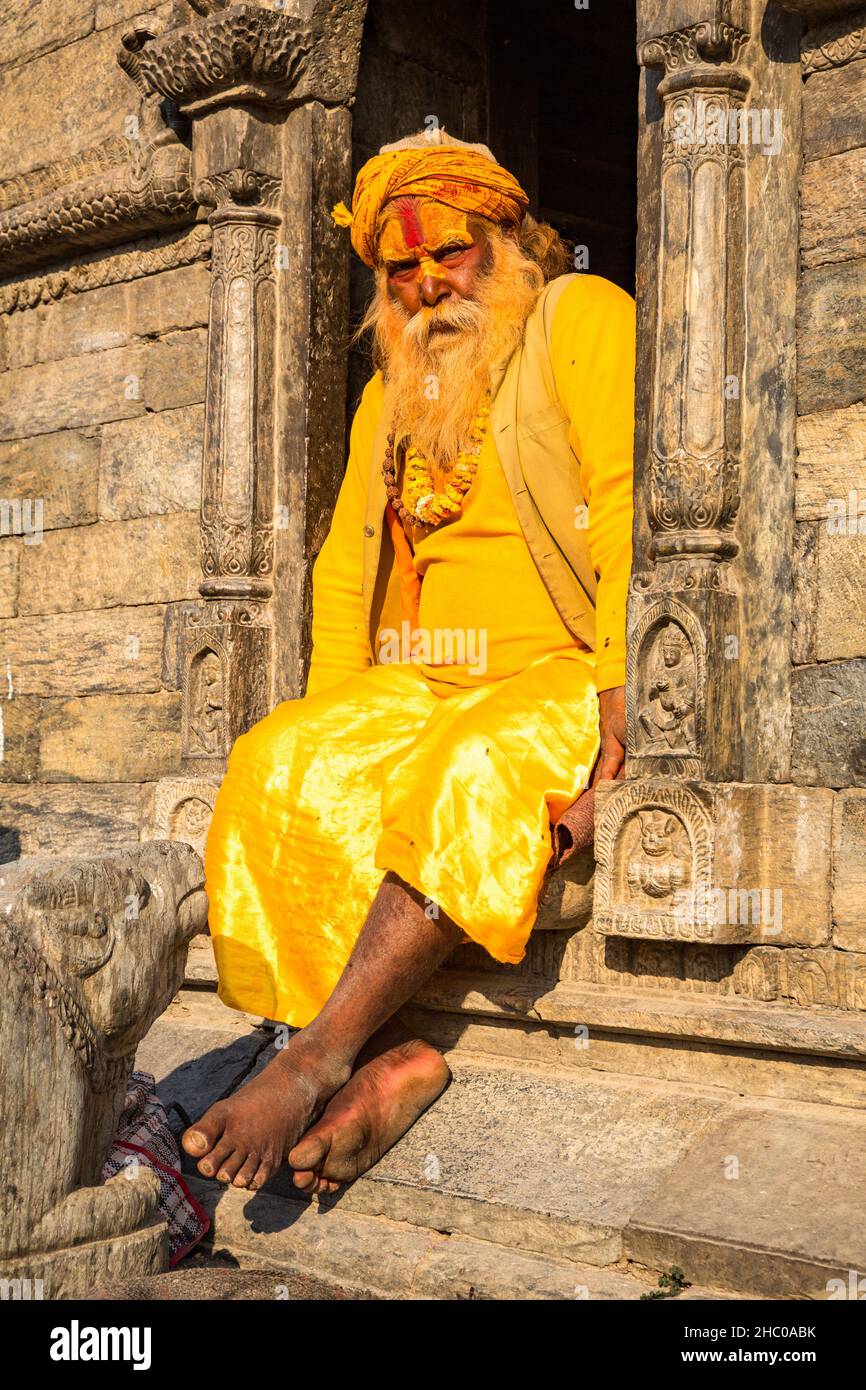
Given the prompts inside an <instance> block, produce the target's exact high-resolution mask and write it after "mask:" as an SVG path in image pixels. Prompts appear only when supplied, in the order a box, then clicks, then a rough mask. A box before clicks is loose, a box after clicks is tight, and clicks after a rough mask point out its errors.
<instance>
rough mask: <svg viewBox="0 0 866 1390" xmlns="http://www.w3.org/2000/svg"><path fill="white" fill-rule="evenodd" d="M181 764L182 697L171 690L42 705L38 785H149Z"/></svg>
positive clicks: (94, 697) (92, 697)
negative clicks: (39, 780) (91, 783)
mask: <svg viewBox="0 0 866 1390" xmlns="http://www.w3.org/2000/svg"><path fill="white" fill-rule="evenodd" d="M179 766H180V696H179V695H177V694H176V693H175V692H173V691H165V692H162V693H160V694H156V695H131V694H125V695H89V696H87V697H86V698H84V699H74V700H64V701H62V702H60V701H53V700H52V701H50V702H47V703H46V706H45V709H44V712H43V715H42V719H41V727H40V757H39V775H40V778H41V780H42V781H45V782H147V781H155V780H156V779H157V778H158V777H162V776H164V775H165V774H167V773H169V772H175V771H177V769H178V768H179Z"/></svg>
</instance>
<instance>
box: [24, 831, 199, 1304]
mask: <svg viewBox="0 0 866 1390" xmlns="http://www.w3.org/2000/svg"><path fill="white" fill-rule="evenodd" d="M2 877H3V879H4V883H3V886H2V889H0V911H2V914H3V922H4V930H3V933H2V936H0V951H2V953H3V956H4V961H5V965H4V978H5V981H6V984H5V987H4V991H3V1000H2V1008H0V1033H2V1055H3V1057H4V1059H5V1063H4V1067H3V1073H2V1083H0V1084H2V1108H3V1113H4V1116H5V1117H6V1124H5V1125H4V1127H3V1137H2V1144H3V1155H2V1157H3V1168H4V1171H6V1172H7V1173H14V1174H15V1182H14V1184H12V1183H7V1184H6V1185H5V1187H4V1190H3V1193H2V1196H0V1203H2V1221H0V1254H2V1256H3V1259H4V1264H5V1262H6V1261H7V1260H8V1259H11V1260H16V1259H17V1260H19V1261H20V1260H21V1258H22V1257H24V1256H27V1257H30V1256H35V1257H37V1258H36V1259H35V1260H34V1262H33V1266H31V1270H30V1272H31V1273H35V1272H36V1271H35V1268H34V1266H36V1265H38V1266H39V1269H40V1272H42V1271H43V1268H44V1277H46V1279H47V1283H48V1287H47V1288H46V1290H45V1293H46V1296H47V1297H49V1298H58V1297H63V1296H66V1297H69V1296H71V1295H72V1294H74V1293H76V1292H78V1291H79V1290H83V1289H86V1288H87V1287H88V1283H87V1281H88V1280H90V1279H91V1278H92V1277H93V1275H94V1274H95V1273H96V1274H98V1275H99V1277H100V1280H101V1281H102V1282H105V1281H107V1280H110V1279H111V1277H112V1275H113V1274H114V1272H115V1270H114V1269H113V1268H112V1263H113V1262H112V1261H111V1260H110V1259H108V1260H107V1261H106V1260H101V1261H99V1262H97V1268H94V1260H93V1244H94V1242H98V1241H109V1242H113V1241H116V1240H118V1239H119V1240H120V1244H121V1247H122V1248H123V1249H124V1250H126V1247H127V1245H128V1242H126V1241H125V1240H124V1239H123V1238H124V1237H127V1236H131V1235H133V1233H136V1232H141V1231H142V1230H145V1229H147V1228H149V1227H151V1226H152V1224H153V1220H154V1216H155V1211H156V1202H157V1199H158V1196H159V1181H158V1178H157V1177H156V1175H155V1174H154V1173H152V1172H149V1171H146V1170H145V1171H142V1172H141V1173H140V1174H139V1175H138V1178H137V1180H135V1181H131V1180H130V1179H129V1177H128V1175H127V1174H123V1175H118V1177H117V1178H115V1179H113V1180H111V1181H109V1182H107V1183H105V1184H104V1185H103V1186H98V1185H97V1184H98V1183H99V1180H100V1176H101V1170H102V1165H103V1163H104V1161H105V1158H106V1156H107V1154H108V1150H109V1147H110V1145H111V1141H112V1139H113V1137H114V1134H115V1132H116V1126H117V1121H118V1119H119V1116H120V1112H121V1110H122V1107H123V1102H124V1098H125V1095H126V1087H127V1081H128V1078H129V1074H130V1072H131V1070H132V1061H133V1056H134V1053H135V1048H136V1045H137V1043H138V1042H139V1040H140V1039H141V1037H142V1036H143V1035H144V1034H145V1033H146V1032H147V1029H148V1028H149V1027H150V1025H151V1023H152V1022H153V1021H154V1019H155V1018H157V1017H158V1015H159V1014H160V1013H161V1012H162V1010H163V1009H164V1008H165V1007H166V1004H167V1003H168V1002H169V1000H170V999H171V998H172V996H173V995H174V993H175V991H176V990H177V988H178V986H179V984H180V981H181V979H182V978H183V970H184V962H185V957H186V943H187V942H188V940H189V939H190V937H191V936H193V935H194V934H195V932H197V931H200V930H201V929H202V927H203V925H204V922H205V918H206V913H207V899H206V897H205V894H204V872H203V869H202V864H201V860H200V859H199V858H198V856H197V855H196V854H195V853H194V852H193V851H192V850H191V849H189V847H188V846H180V845H169V844H166V843H156V844H149V845H134V846H131V847H129V848H127V849H126V850H122V851H119V852H118V853H116V854H114V855H103V856H102V857H101V858H99V859H97V860H90V861H88V860H81V859H77V860H76V859H73V860H68V859H66V860H64V859H60V860H58V859H47V858H36V859H23V860H20V861H19V862H18V863H17V864H15V865H13V866H10V867H9V868H7V869H6V870H5V871H4V873H3V876H2ZM79 1247H83V1248H81V1249H80V1252H79V1249H78V1248H79ZM160 1249H161V1250H164V1247H160ZM79 1253H80V1255H81V1258H80V1259H78V1258H76V1256H77V1255H78V1254H79ZM127 1253H128V1252H127ZM140 1253H141V1254H142V1261H141V1262H140V1263H139V1264H138V1269H139V1270H140V1272H142V1273H151V1272H153V1270H154V1247H153V1244H152V1242H151V1241H150V1240H148V1239H145V1241H144V1249H143V1250H142V1251H140ZM43 1259H44V1266H43ZM117 1272H119V1273H122V1274H124V1275H125V1276H127V1277H128V1276H129V1275H131V1274H133V1273H135V1272H136V1262H135V1261H134V1260H133V1261H132V1262H129V1261H128V1260H127V1259H126V1258H125V1257H124V1258H122V1259H120V1260H119V1261H118V1267H117Z"/></svg>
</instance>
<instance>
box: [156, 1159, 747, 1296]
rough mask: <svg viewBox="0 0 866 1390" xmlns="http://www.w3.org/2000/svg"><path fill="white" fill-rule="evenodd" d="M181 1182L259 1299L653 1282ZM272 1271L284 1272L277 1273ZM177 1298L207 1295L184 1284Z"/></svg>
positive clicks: (689, 1292)
mask: <svg viewBox="0 0 866 1390" xmlns="http://www.w3.org/2000/svg"><path fill="white" fill-rule="evenodd" d="M188 1181H189V1183H190V1186H191V1188H192V1189H193V1191H194V1192H195V1195H196V1197H197V1198H198V1200H199V1201H200V1202H201V1203H202V1205H203V1206H204V1207H205V1209H206V1210H207V1212H208V1214H209V1216H210V1218H211V1223H212V1227H211V1233H210V1236H209V1240H210V1242H211V1245H212V1248H213V1250H214V1252H221V1251H227V1252H230V1253H231V1256H232V1257H233V1259H235V1260H237V1261H238V1263H239V1264H240V1266H241V1267H242V1268H244V1267H250V1266H252V1265H253V1262H255V1263H256V1264H259V1265H262V1264H266V1265H267V1268H268V1271H269V1272H268V1273H267V1275H265V1274H264V1273H261V1274H259V1275H257V1277H256V1284H255V1287H256V1296H257V1297H260V1298H262V1297H272V1298H273V1297H285V1296H286V1295H285V1293H283V1292H282V1290H281V1289H280V1285H281V1282H282V1279H285V1278H286V1277H288V1278H291V1279H292V1280H295V1281H301V1280H304V1279H310V1278H313V1279H315V1280H316V1281H319V1282H320V1283H321V1284H323V1285H326V1286H327V1285H333V1286H335V1287H336V1288H338V1289H339V1290H340V1292H341V1294H342V1296H343V1297H356V1298H370V1297H375V1298H395V1299H396V1298H399V1299H407V1298H409V1299H414V1298H417V1299H437V1300H464V1299H466V1300H468V1299H484V1300H487V1299H515V1298H517V1299H527V1300H545V1301H547V1300H557V1301H559V1300H563V1299H591V1300H632V1301H634V1300H639V1299H641V1298H647V1297H649V1296H650V1295H653V1296H655V1295H657V1294H658V1293H659V1292H660V1290H659V1284H658V1279H657V1278H655V1277H654V1276H653V1275H651V1274H649V1273H648V1272H647V1271H645V1270H641V1269H636V1270H634V1271H632V1270H630V1269H628V1268H627V1267H626V1265H625V1264H624V1263H623V1265H622V1267H613V1268H605V1269H600V1268H599V1267H598V1266H597V1265H587V1264H579V1263H575V1262H573V1261H571V1260H566V1259H557V1258H555V1257H553V1256H550V1255H546V1256H545V1255H538V1254H535V1253H533V1252H531V1251H523V1250H519V1249H515V1248H514V1247H513V1246H503V1245H496V1244H493V1243H492V1242H490V1241H486V1240H479V1239H476V1238H474V1237H471V1236H465V1235H461V1234H459V1233H455V1234H452V1233H450V1232H448V1231H439V1230H431V1229H430V1228H427V1227H422V1226H414V1225H410V1224H409V1223H407V1222H405V1221H392V1220H389V1219H388V1218H387V1217H382V1216H364V1215H360V1214H358V1213H357V1212H354V1211H345V1210H343V1206H342V1203H341V1202H340V1201H339V1200H337V1201H336V1202H335V1201H334V1200H333V1199H331V1202H330V1203H329V1204H327V1205H326V1204H325V1203H324V1202H321V1203H317V1202H316V1201H315V1200H313V1201H295V1200H292V1199H289V1198H286V1197H282V1196H277V1195H273V1194H271V1193H268V1192H264V1191H263V1192H259V1193H257V1194H256V1195H255V1196H254V1197H250V1196H249V1194H248V1193H243V1192H236V1191H234V1190H233V1189H231V1188H230V1189H228V1190H222V1189H219V1188H217V1187H216V1185H215V1184H214V1183H208V1182H204V1181H203V1180H202V1179H200V1178H190V1179H188ZM276 1271H284V1273H283V1275H282V1278H281V1276H280V1274H278V1273H276ZM302 1287H303V1286H302ZM277 1289H280V1292H279V1293H277V1292H275V1290H277ZM269 1290H270V1292H269ZM138 1296H139V1297H140V1296H141V1294H140V1293H139V1294H138ZM181 1296H182V1297H184V1298H190V1297H192V1298H195V1297H197V1296H208V1295H205V1294H202V1295H199V1294H197V1293H196V1291H195V1290H194V1288H193V1289H190V1288H189V1287H188V1286H187V1287H186V1288H185V1290H184V1292H183V1293H182V1295H181ZM210 1296H213V1295H210ZM303 1296H305V1297H309V1296H310V1295H309V1294H308V1293H307V1292H304V1294H303ZM677 1296H678V1297H679V1298H681V1299H689V1300H691V1299H708V1298H709V1299H728V1298H734V1297H739V1296H741V1295H736V1294H732V1293H730V1292H728V1291H725V1290H721V1289H710V1288H704V1287H699V1286H694V1285H692V1286H690V1287H688V1288H686V1289H685V1290H684V1291H683V1292H682V1293H681V1294H679V1295H677ZM746 1296H747V1295H746Z"/></svg>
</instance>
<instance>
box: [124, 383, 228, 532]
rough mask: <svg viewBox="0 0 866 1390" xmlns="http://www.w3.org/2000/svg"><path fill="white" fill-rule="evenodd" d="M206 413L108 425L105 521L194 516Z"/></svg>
mask: <svg viewBox="0 0 866 1390" xmlns="http://www.w3.org/2000/svg"><path fill="white" fill-rule="evenodd" d="M203 436H204V410H203V408H202V407H201V406H198V405H192V406H187V407H185V408H183V409H181V410H163V411H161V412H160V413H159V414H158V415H145V416H142V417H139V418H137V419H134V420H123V421H119V422H117V423H116V424H110V425H105V426H104V427H103V430H102V448H101V454H100V465H99V511H100V515H101V516H102V517H104V518H106V519H107V520H110V521H117V520H124V519H126V518H129V517H136V516H149V515H151V514H152V513H154V512H175V511H177V512H187V511H194V510H195V508H196V507H198V505H199V501H200V498H201V458H202V441H203Z"/></svg>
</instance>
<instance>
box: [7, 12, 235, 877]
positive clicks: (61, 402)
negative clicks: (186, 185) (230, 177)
mask: <svg viewBox="0 0 866 1390" xmlns="http://www.w3.org/2000/svg"><path fill="white" fill-rule="evenodd" d="M169 8H170V6H168V5H161V6H155V5H151V6H148V5H147V3H146V0H145V2H144V3H142V0H137V3H136V0H106V2H105V3H102V0H64V3H63V4H62V5H60V6H57V5H53V4H48V3H35V4H34V3H29V0H12V3H9V4H7V5H6V6H4V13H3V15H2V17H0V63H2V69H3V70H2V73H0V128H2V130H3V131H4V139H3V143H2V156H0V255H2V257H3V260H4V275H7V276H8V275H9V270H8V269H6V268H5V267H6V266H7V265H8V264H9V261H8V260H7V259H6V258H7V256H9V255H10V247H13V248H14V247H16V246H17V247H18V248H19V249H18V250H14V249H13V251H12V253H11V254H12V255H13V256H14V257H15V258H16V259H15V260H14V262H13V263H14V278H12V279H11V280H5V281H4V283H3V286H2V288H0V615H2V624H0V671H2V682H0V684H2V695H0V716H2V761H0V781H2V783H3V784H4V785H3V788H2V793H0V796H2V805H3V811H2V816H0V822H2V830H0V851H2V853H0V858H2V860H4V861H8V860H9V859H12V858H14V857H16V856H17V855H18V854H19V853H34V852H37V851H40V850H43V849H51V850H57V851H59V852H61V853H62V852H72V851H77V852H81V853H95V852H97V851H102V850H105V849H107V848H109V847H111V846H112V845H113V844H115V843H118V842H122V841H128V840H130V839H135V838H138V836H139V833H140V832H141V833H142V834H143V835H144V836H145V837H146V836H147V834H148V833H149V831H152V828H153V824H154V819H153V818H154V785H155V783H156V781H157V779H158V778H160V777H163V776H165V775H167V774H170V773H172V772H176V771H177V770H178V768H179V761H180V736H181V718H180V714H181V710H180V701H181V696H180V693H179V670H178V659H177V647H178V633H177V618H178V605H179V603H180V602H181V601H182V600H187V599H191V598H194V597H195V596H196V595H197V592H198V582H199V580H200V565H199V540H198V508H199V498H200V474H201V451H202V421H203V400H204V385H205V346H206V325H207V313H208V307H207V306H208V282H209V271H208V257H209V249H210V240H211V234H210V229H209V228H208V226H207V225H206V223H199V224H197V225H196V223H195V208H194V206H193V205H192V202H191V200H190V199H188V198H187V199H186V201H184V199H183V197H178V198H177V199H176V200H175V207H174V211H173V212H170V213H169V214H168V216H167V217H166V218H165V221H166V222H167V224H168V229H167V230H163V229H162V227H161V226H160V225H158V224H159V223H160V220H161V217H162V214H159V215H158V216H156V217H154V218H153V219H151V220H152V223H153V229H152V230H151V229H150V228H149V227H148V226H147V222H148V217H147V215H145V216H144V217H143V218H142V219H141V220H140V223H139V226H138V227H137V226H136V224H135V222H134V221H132V220H131V221H130V228H131V234H130V240H128V241H126V242H124V243H122V244H120V245H118V246H113V247H111V248H107V249H99V248H98V247H97V248H94V249H85V250H84V251H83V252H82V251H79V250H78V249H77V248H76V247H74V245H73V241H72V233H70V243H69V246H70V250H72V251H73V255H72V256H67V257H66V258H64V257H63V256H62V255H60V257H59V258H55V259H52V260H50V262H47V263H43V264H39V263H38V261H39V257H38V254H37V255H36V256H35V257H34V259H35V261H36V262H37V263H35V264H33V265H32V267H31V266H29V265H28V264H27V260H28V255H29V252H28V250H27V249H26V248H27V247H28V246H29V247H31V248H32V244H33V241H34V238H33V237H32V235H30V231H31V230H32V229H24V232H21V227H20V218H19V216H18V213H19V209H20V205H22V204H26V205H28V206H30V207H32V206H33V205H34V204H36V203H38V202H39V200H46V199H47V200H49V202H50V200H51V198H52V197H55V203H56V201H57V200H56V195H57V194H58V192H59V190H61V189H62V188H65V187H66V186H67V185H72V184H76V183H77V181H80V180H87V179H89V178H93V179H94V180H96V181H97V182H98V181H99V180H100V179H102V180H103V182H104V183H105V184H106V186H108V183H109V182H110V178H111V171H112V169H114V168H117V167H120V166H122V165H123V163H124V161H128V160H129V158H130V152H131V151H132V150H133V148H134V147H135V145H136V143H138V144H139V145H140V144H141V143H142V139H141V137H142V135H143V132H142V131H141V129H140V124H139V123H140V120H141V111H140V107H139V97H138V94H137V92H136V89H135V87H134V86H133V84H132V82H130V80H129V77H128V75H127V74H126V73H125V72H123V71H122V70H121V68H120V67H119V66H118V63H117V59H116V53H117V50H118V47H119V45H120V39H121V34H122V33H123V32H124V31H126V30H128V29H129V28H130V24H131V21H132V19H133V17H135V16H141V15H142V14H143V12H147V13H148V14H150V15H152V16H153V15H155V16H157V17H159V16H165V15H166V14H167V12H168V10H169ZM78 186H80V184H79V185H78ZM73 202H74V208H73V210H72V212H71V214H70V221H71V220H74V219H75V218H76V217H79V218H80V217H85V218H87V217H91V218H92V220H93V221H94V223H96V222H97V221H98V218H99V215H100V205H99V204H98V202H97V203H96V204H88V203H87V202H86V200H85V202H84V205H83V206H82V204H81V202H80V201H78V200H73ZM43 206H44V203H43ZM4 215H5V216H4ZM53 215H54V216H55V218H56V217H58V216H59V217H60V219H61V221H62V217H63V214H62V212H61V213H60V214H58V213H57V210H56V206H55V208H54V212H53ZM16 219H17V220H16ZM56 225H57V222H56V221H55V222H53V223H52V222H51V221H50V220H49V221H48V222H47V223H46V226H47V228H49V229H51V228H53V227H55V226H56ZM139 228H140V229H141V230H143V231H144V233H145V234H144V235H143V236H142V235H136V232H137V231H138V230H139ZM19 233H20V236H19ZM16 236H18V237H19V240H18V241H17V242H16V240H15V238H16ZM97 239H98V238H97ZM115 240H116V238H115Z"/></svg>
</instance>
